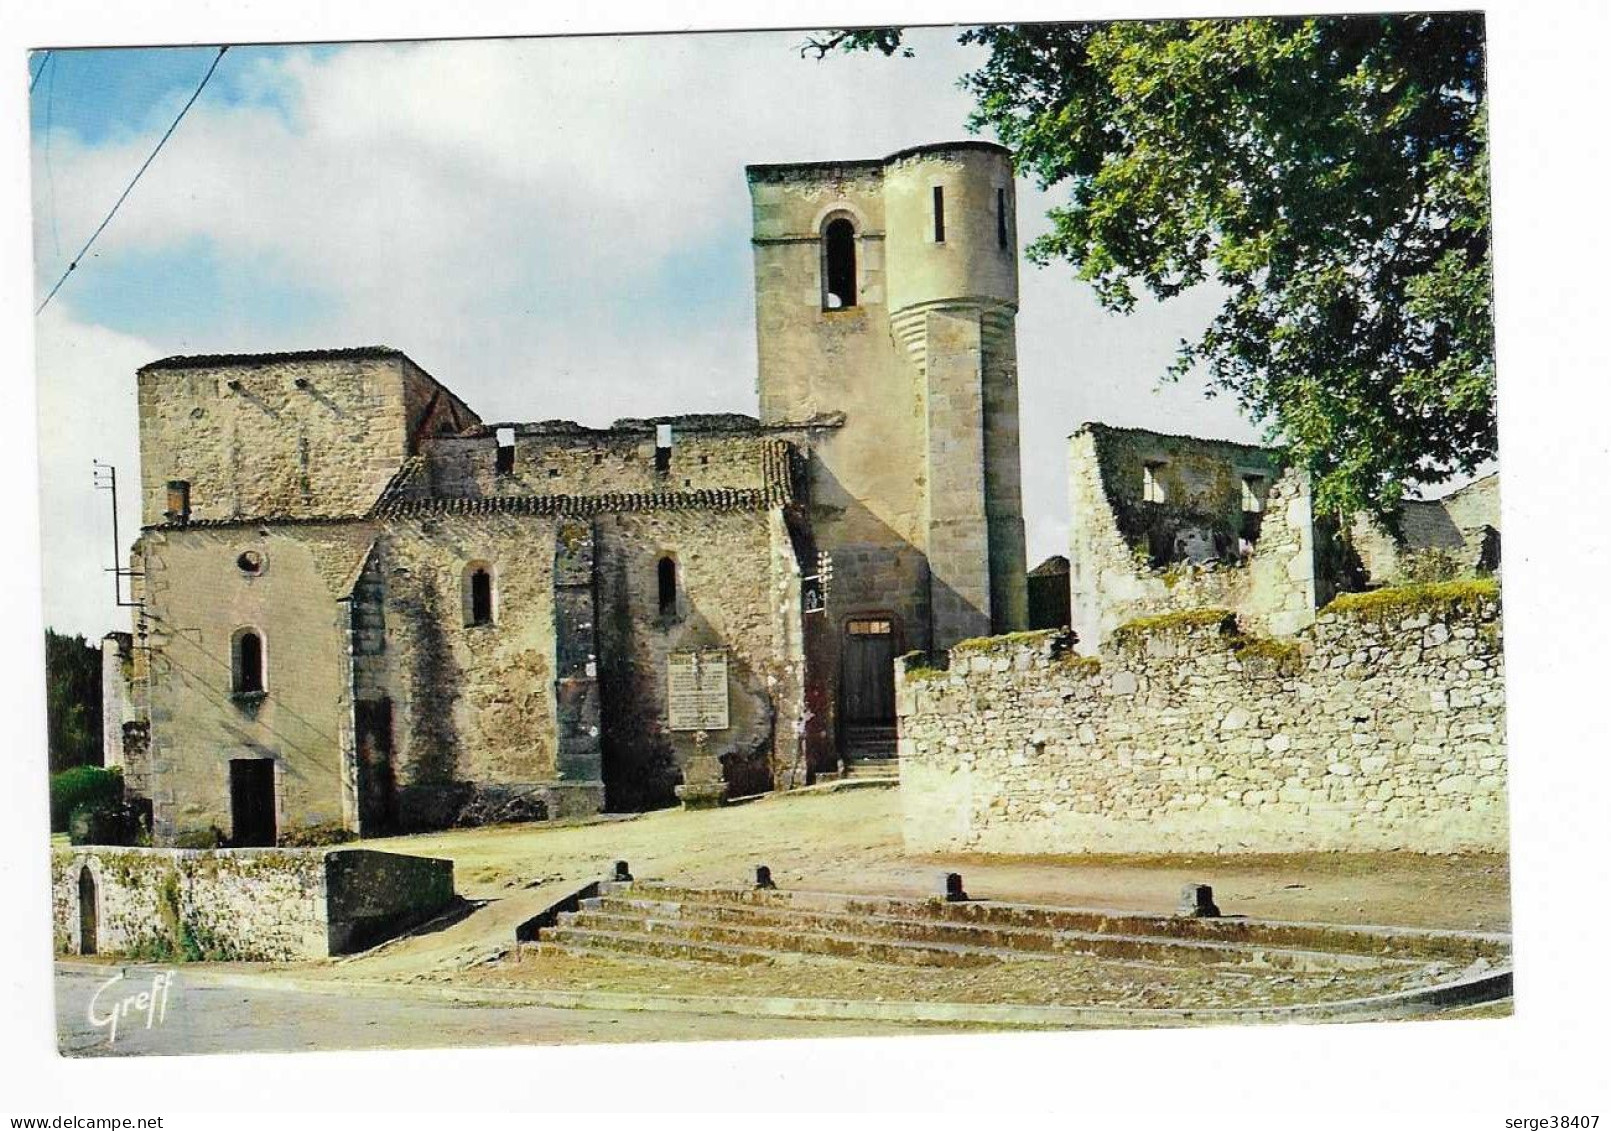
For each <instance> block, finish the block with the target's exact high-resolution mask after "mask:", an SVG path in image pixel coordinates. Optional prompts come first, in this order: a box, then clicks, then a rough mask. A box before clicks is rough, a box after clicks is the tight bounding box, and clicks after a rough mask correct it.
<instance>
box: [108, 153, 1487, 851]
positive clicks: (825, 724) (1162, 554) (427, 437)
mask: <svg viewBox="0 0 1611 1131" xmlns="http://www.w3.org/2000/svg"><path fill="white" fill-rule="evenodd" d="M747 173H748V180H749V187H750V196H751V201H752V205H753V222H754V231H753V240H752V242H753V245H754V254H755V307H756V338H757V344H758V353H759V357H758V381H757V387H758V391H759V400H760V404H759V412H758V415H757V416H754V417H751V416H742V415H698V416H679V417H669V418H658V419H641V420H618V421H616V422H615V424H614V425H613V426H611V427H609V428H589V427H584V426H582V425H580V424H576V423H573V422H571V421H567V420H543V421H539V422H535V423H519V422H508V423H506V422H488V421H484V420H483V419H482V418H481V417H480V416H479V415H478V414H477V413H476V412H475V411H474V410H473V409H472V408H470V406H468V405H467V404H465V403H464V401H462V400H461V399H460V398H459V397H457V396H455V395H454V394H453V392H452V391H451V390H449V389H448V388H447V387H446V386H444V385H443V384H441V383H440V382H439V381H438V380H437V379H436V378H434V377H433V376H432V375H431V374H429V373H427V372H425V371H424V370H423V369H421V368H420V367H419V366H418V365H416V364H415V363H414V362H413V361H411V360H410V359H409V358H408V357H407V356H406V355H405V354H404V353H402V352H401V351H399V350H395V349H390V348H385V347H367V348H357V349H336V350H324V351H313V352H305V353H281V354H255V355H232V356H205V357H171V358H166V359H164V360H161V361H154V362H152V363H151V364H149V365H146V366H144V367H143V368H142V369H141V370H140V371H139V374H138V382H139V430H140V459H141V468H140V491H141V509H142V530H141V534H140V538H139V540H138V541H137V542H136V544H135V546H134V550H133V556H132V562H131V567H130V573H131V574H132V575H133V584H134V592H135V599H136V604H137V607H136V613H135V622H134V632H133V633H132V634H112V635H111V636H109V637H108V638H107V640H106V642H105V669H104V670H105V672H106V675H107V678H106V679H105V680H104V681H103V685H104V687H105V688H106V689H107V694H108V702H107V704H106V709H105V712H104V715H105V718H106V720H107V728H108V732H107V736H106V737H107V741H106V750H107V761H108V764H119V765H122V766H123V767H124V771H125V781H126V785H127V789H128V792H129V793H130V794H132V795H133V796H134V797H136V798H140V799H145V800H147V801H148V802H149V804H150V807H151V815H152V828H153V837H154V841H155V843H157V844H159V845H172V844H176V843H177V844H193V843H204V842H206V841H207V839H208V838H209V837H211V838H213V839H215V840H217V841H220V842H224V843H229V844H233V845H263V844H274V843H281V842H285V841H287V840H291V841H295V840H296V839H298V838H299V837H316V836H320V835H327V834H329V833H331V832H335V833H344V834H358V835H363V836H374V835H383V834H386V833H389V832H394V831H402V830H410V829H426V828H440V827H446V826H452V825H461V824H476V823H486V822H494V821H514V820H535V819H545V818H562V817H571V816H578V815H586V814H591V813H597V812H600V811H603V810H617V811H618V810H635V809H644V808H652V807H656V806H663V805H670V804H675V803H677V802H678V801H681V802H682V803H684V804H687V805H705V804H718V803H720V802H721V801H723V800H725V799H728V798H732V797H736V796H741V795H749V794H756V793H761V792H764V791H767V790H772V789H788V788H794V787H798V786H802V785H807V784H810V783H811V782H813V781H815V780H817V779H818V778H820V777H822V776H824V775H834V776H838V775H841V774H844V773H846V772H852V771H854V770H856V769H858V768H865V767H867V766H869V765H871V766H878V767H881V768H882V769H883V771H884V772H885V773H888V772H889V767H891V766H893V765H894V764H895V759H894V754H895V752H896V749H897V737H896V719H897V702H896V688H897V680H896V674H895V669H896V663H895V661H896V657H898V656H901V655H903V654H905V653H909V652H922V653H925V654H928V655H930V656H935V657H941V656H944V655H945V654H946V653H947V651H948V650H950V649H952V648H953V647H954V646H955V645H957V644H959V643H961V642H964V641H967V640H972V639H973V638H977V637H986V636H992V635H999V634H1003V633H1010V632H1015V631H1017V630H1020V629H1024V628H1029V627H1034V628H1054V627H1061V626H1070V627H1071V628H1072V629H1073V638H1074V639H1075V642H1076V644H1077V646H1078V647H1079V648H1080V650H1081V651H1083V652H1087V653H1095V652H1096V651H1097V650H1099V649H1100V648H1102V647H1103V646H1104V645H1105V644H1106V643H1107V642H1108V641H1109V639H1110V638H1111V637H1112V636H1113V634H1114V633H1115V632H1116V631H1117V630H1119V629H1120V628H1121V627H1122V626H1124V625H1126V624H1129V623H1132V622H1134V620H1135V619H1136V618H1138V617H1146V616H1151V615H1157V614H1160V613H1171V612H1180V611H1182V610H1192V609H1217V610H1220V611H1222V612H1228V613H1230V614H1234V616H1235V617H1236V619H1237V621H1238V622H1239V623H1240V624H1241V625H1242V626H1243V627H1244V628H1246V629H1249V630H1252V631H1257V632H1262V633H1267V634H1270V635H1272V636H1292V635H1294V634H1298V633H1302V632H1304V631H1305V630H1307V629H1308V628H1309V627H1310V626H1312V625H1313V624H1314V623H1315V621H1316V611H1317V609H1319V608H1320V607H1321V606H1323V605H1325V604H1326V602H1327V601H1329V600H1330V598H1331V596H1332V595H1333V594H1334V593H1336V592H1338V591H1339V590H1342V589H1346V588H1358V587H1361V586H1362V585H1367V584H1381V583H1383V582H1391V581H1394V580H1398V579H1401V578H1402V577H1404V576H1407V575H1409V574H1411V573H1412V572H1413V571H1414V569H1415V568H1419V566H1418V564H1417V563H1420V562H1421V561H1422V559H1423V558H1425V556H1426V555H1428V554H1430V555H1435V556H1440V561H1444V562H1445V563H1446V564H1449V565H1450V566H1451V568H1459V569H1466V570H1470V569H1479V570H1483V571H1487V572H1492V571H1493V570H1494V569H1496V568H1497V564H1498V507H1497V490H1496V484H1497V477H1491V478H1490V479H1488V480H1482V481H1479V482H1478V483H1476V484H1473V485H1471V486H1470V487H1468V488H1467V489H1465V490H1464V491H1462V492H1458V493H1456V494H1455V495H1451V496H1448V497H1447V498H1446V499H1444V500H1434V501H1428V502H1417V503H1415V504H1412V506H1411V507H1409V508H1407V513H1406V516H1405V519H1406V521H1405V531H1404V532H1401V533H1400V534H1399V535H1398V536H1395V537H1387V536H1385V535H1383V533H1382V532H1381V531H1377V530H1373V529H1369V528H1366V527H1361V528H1359V529H1356V530H1354V531H1351V532H1347V533H1344V532H1339V531H1336V530H1329V529H1327V527H1326V525H1325V523H1323V522H1319V521H1317V520H1316V518H1315V515H1314V513H1313V508H1312V500H1311V498H1310V490H1309V483H1308V479H1307V476H1306V475H1304V474H1303V473H1302V471H1301V470H1300V469H1297V468H1293V467H1289V466H1287V465H1286V464H1285V463H1284V461H1283V460H1282V458H1281V456H1280V454H1279V453H1278V452H1275V451H1272V450H1268V449H1263V448H1257V447H1250V446H1247V445H1239V444H1230V443H1226V442H1222V441H1212V440H1200V439H1196V438H1192V437H1182V436H1165V435H1161V434H1157V433H1152V432H1145V431H1141V430H1136V429H1116V428H1111V427H1108V426H1106V425H1100V424H1088V425H1085V426H1083V427H1081V428H1079V429H1078V430H1076V431H1075V432H1074V434H1073V435H1072V436H1071V437H1070V440H1069V444H1070V447H1069V465H1068V466H1069V485H1070V491H1069V495H1070V509H1071V513H1070V544H1069V557H1068V559H1067V560H1064V559H1062V558H1055V559H1052V560H1050V561H1048V562H1047V563H1044V564H1043V565H1042V566H1041V567H1038V568H1037V569H1036V570H1035V571H1034V573H1035V577H1034V579H1033V581H1034V585H1035V592H1036V601H1035V615H1034V618H1033V621H1032V620H1031V615H1030V598H1029V593H1030V586H1031V578H1030V574H1029V570H1028V569H1027V563H1026V561H1025V548H1024V521H1023V505H1022V495H1021V477H1020V462H1019V436H1018V373H1017V363H1016V351H1015V336H1014V321H1015V318H1016V314H1017V309H1018V263H1017V253H1016V248H1017V243H1018V239H1017V225H1016V218H1015V215H1014V191H1013V172H1012V161H1011V155H1010V153H1009V152H1008V151H1007V150H1005V149H1003V148H1002V147H1000V146H998V145H994V144H990V143H985V142H978V141H968V142H959V143H953V144H947V145H933V146H922V147H918V148H915V149H907V150H902V151H901V152H899V153H895V154H893V155H891V156H889V157H887V158H883V159H877V160H866V161H839V162H827V163H813V164H787V165H752V166H750V167H749V168H748V170H747ZM1406 533H1407V534H1408V535H1409V536H1408V537H1405V534H1406ZM1350 561H1351V565H1350ZM991 662H994V661H991ZM1482 725H1488V724H1487V723H1483V724H1482ZM903 737H904V736H903ZM902 781H903V786H904V785H905V784H906V782H905V775H904V774H903V777H902ZM936 796H938V795H936ZM1042 803H1043V804H1044V803H1051V799H1043V801H1042ZM931 807H932V806H931Z"/></svg>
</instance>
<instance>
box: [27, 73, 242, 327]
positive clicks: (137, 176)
mask: <svg viewBox="0 0 1611 1131" xmlns="http://www.w3.org/2000/svg"><path fill="white" fill-rule="evenodd" d="M228 50H229V48H228V47H227V46H225V47H220V48H219V49H218V54H217V55H216V56H214V58H213V65H212V66H210V67H208V68H207V73H206V74H205V75H202V76H201V84H200V85H199V86H197V87H196V92H195V93H194V94H192V95H191V96H190V101H188V102H186V103H185V104H184V106H183V107H181V108H180V110H179V114H178V116H177V117H175V118H174V120H173V124H172V125H171V126H169V127H168V129H167V132H166V133H164V134H163V135H162V138H161V140H159V141H158V142H157V147H156V148H155V149H153V150H152V151H151V156H149V157H147V158H146V159H145V161H144V162H143V163H142V164H141V165H140V167H139V168H138V169H136V170H135V173H134V179H133V180H131V181H130V182H129V184H128V187H127V188H125V189H124V190H123V194H122V195H121V196H119V197H118V198H117V203H116V204H114V205H112V210H111V211H110V212H108V213H107V214H106V219H104V220H102V221H101V223H100V226H99V227H98V228H96V229H95V231H94V232H92V233H90V238H89V239H88V240H86V241H85V243H84V246H83V247H82V248H80V249H79V252H78V254H77V255H75V256H73V261H72V262H71V263H69V264H68V265H67V270H65V271H63V272H62V277H61V278H60V279H57V280H56V285H55V286H54V287H51V288H50V293H49V294H48V295H46V296H45V301H44V302H42V303H40V304H39V309H38V310H36V311H34V316H35V317H38V316H39V315H40V314H41V313H43V312H44V309H45V307H47V306H49V305H50V300H51V299H53V298H55V297H56V292H57V291H59V290H61V289H62V284H63V283H65V282H67V277H68V276H69V275H71V274H72V273H73V272H74V271H75V270H76V269H77V268H78V262H79V260H81V259H83V258H84V256H85V254H86V253H87V252H88V251H89V249H90V247H91V246H92V245H93V244H94V243H95V241H96V240H97V239H98V238H100V235H101V233H102V232H104V231H105V230H106V226H107V225H108V224H110V223H111V222H112V217H114V216H116V215H117V210H118V209H119V208H122V207H123V202H124V201H125V200H127V199H128V198H129V193H131V192H133V191H134V186H135V185H137V184H139V183H140V178H141V177H143V176H144V175H145V171H146V170H147V169H148V168H150V167H151V162H153V161H155V160H156V159H157V154H159V153H161V152H162V147H163V146H164V145H167V144H168V139H169V138H170V137H172V136H173V131H174V130H176V129H178V128H179V123H180V122H182V121H184V118H185V115H186V114H188V113H190V108H191V107H192V106H194V105H195V104H196V99H198V98H200V97H201V92H202V91H203V90H205V89H206V88H207V83H208V81H209V80H210V79H211V78H212V77H213V72H214V71H216V70H217V69H218V64H219V63H222V62H223V61H224V52H226V51H228ZM41 70H43V68H41ZM37 77H38V76H35V78H36V80H37Z"/></svg>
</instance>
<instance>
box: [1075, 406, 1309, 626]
mask: <svg viewBox="0 0 1611 1131" xmlns="http://www.w3.org/2000/svg"><path fill="white" fill-rule="evenodd" d="M1068 468H1069V507H1070V523H1069V587H1070V605H1071V614H1072V617H1073V628H1074V631H1075V634H1076V636H1077V637H1078V641H1079V647H1080V649H1081V651H1084V652H1086V653H1088V654H1089V653H1094V652H1095V651H1096V650H1097V649H1099V648H1100V647H1101V646H1102V644H1103V643H1104V642H1105V641H1106V640H1107V639H1108V637H1109V636H1110V635H1111V634H1112V632H1113V631H1114V630H1115V629H1116V628H1117V627H1118V626H1119V625H1121V624H1123V623H1125V622H1126V621H1129V620H1132V619H1134V618H1136V617H1141V616H1152V615H1157V614H1161V613H1166V612H1178V611H1184V610H1188V609H1196V608H1204V607H1223V608H1228V609H1233V610H1235V611H1236V612H1237V613H1238V614H1239V615H1240V616H1241V617H1242V618H1243V620H1244V621H1245V623H1246V624H1247V625H1248V627H1249V628H1250V629H1254V630H1257V631H1263V632H1270V633H1273V634H1277V635H1287V634H1290V633H1293V632H1296V631H1298V630H1299V629H1301V628H1303V627H1304V626H1305V625H1307V624H1309V623H1311V622H1312V621H1313V619H1314V610H1315V606H1316V603H1317V602H1316V598H1317V586H1318V584H1319V582H1318V580H1317V576H1316V553H1315V524H1314V515H1313V508H1312V501H1311V496H1310V491H1309V483H1308V478H1307V476H1306V475H1304V474H1303V473H1302V472H1301V471H1298V470H1296V469H1284V468H1283V466H1282V464H1281V463H1280V462H1279V461H1278V459H1277V458H1276V456H1275V454H1274V453H1273V452H1270V451H1268V450H1267V449H1264V448H1257V447H1251V446H1248V445H1245V444H1232V443H1228V442H1224V441H1218V440H1199V439H1194V438H1191V437H1185V436H1166V435H1161V434H1159V433H1154V432H1145V431H1142V430H1139V429H1127V428H1110V427H1108V426H1106V425H1097V424H1087V425H1085V426H1084V427H1082V428H1081V429H1080V430H1079V431H1078V432H1076V433H1075V434H1074V435H1073V436H1071V437H1070V438H1069V462H1068ZM1149 476H1150V477H1151V478H1152V479H1153V480H1154V481H1155V493H1154V495H1153V497H1151V498H1149V497H1148V495H1147V488H1146V483H1147V480H1148V478H1149ZM1250 477H1251V478H1256V481H1257V483H1258V484H1259V487H1258V492H1257V493H1256V496H1255V497H1256V501H1257V509H1256V510H1251V509H1246V508H1245V507H1244V488H1243V481H1244V478H1250Z"/></svg>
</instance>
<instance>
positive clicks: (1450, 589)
mask: <svg viewBox="0 0 1611 1131" xmlns="http://www.w3.org/2000/svg"><path fill="white" fill-rule="evenodd" d="M1498 600H1499V582H1498V581H1497V580H1496V579H1494V578H1492V577H1475V578H1468V579H1466V580H1463V581H1439V582H1432V583H1428V584H1424V585H1400V586H1396V587H1394V588H1391V589H1373V590H1371V591H1369V592H1367V593H1343V594H1341V595H1340V596H1338V597H1337V598H1336V599H1335V600H1334V601H1332V602H1331V604H1329V605H1327V606H1326V607H1325V608H1324V609H1322V610H1321V612H1322V613H1347V614H1350V615H1353V616H1363V617H1372V618H1375V619H1378V620H1381V619H1387V618H1399V617H1406V616H1413V615H1415V614H1417V613H1423V612H1430V613H1436V614H1447V613H1469V612H1474V611H1476V610H1477V609H1478V608H1480V607H1481V606H1482V605H1484V604H1489V603H1492V602H1495V601H1498Z"/></svg>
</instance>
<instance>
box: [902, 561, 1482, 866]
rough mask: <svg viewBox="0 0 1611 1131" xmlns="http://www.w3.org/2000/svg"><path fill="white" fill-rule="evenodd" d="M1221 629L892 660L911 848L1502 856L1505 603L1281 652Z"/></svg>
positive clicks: (1434, 593) (1425, 604)
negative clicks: (933, 662)
mask: <svg viewBox="0 0 1611 1131" xmlns="http://www.w3.org/2000/svg"><path fill="white" fill-rule="evenodd" d="M1228 615H1229V614H1227V613H1226V612H1225V611H1223V610H1218V611H1216V610H1199V611H1197V612H1195V613H1187V614H1179V615H1175V616H1166V617H1162V618H1158V619H1157V620H1155V621H1152V622H1146V621H1143V622H1137V623H1136V624H1135V625H1133V626H1129V627H1126V628H1124V629H1123V630H1121V631H1120V632H1119V633H1117V634H1116V635H1115V638H1114V641H1113V644H1112V646H1111V647H1110V648H1108V649H1106V650H1104V651H1103V653H1102V654H1101V656H1100V657H1082V656H1076V655H1073V654H1072V652H1070V651H1068V640H1067V637H1066V636H1063V635H1061V634H1059V633H1055V632H1048V633H1034V634H1026V635H1024V636H1020V637H1012V636H1009V637H997V638H993V639H990V640H985V641H980V642H978V643H977V644H976V645H967V646H964V647H961V648H957V649H954V650H953V651H952V652H951V654H950V670H949V671H943V672H941V671H933V670H929V669H926V668H922V667H917V666H913V658H908V659H907V660H904V661H902V663H901V664H900V665H898V668H900V669H901V670H898V673H897V679H898V681H897V706H898V710H899V712H900V757H901V792H902V804H903V810H904V813H905V826H904V829H905V836H906V844H907V847H908V849H909V850H910V851H914V852H940V851H970V852H995V853H1083V852H1142V853H1150V852H1290V851H1330V850H1348V851H1374V850H1393V849H1405V850H1410V851H1417V852H1458V851H1468V850H1475V851H1505V850H1506V847H1507V836H1508V833H1507V821H1506V809H1505V806H1506V769H1505V764H1506V763H1505V751H1504V737H1503V732H1504V690H1503V657H1502V653H1501V639H1500V624H1499V602H1498V597H1497V591H1496V590H1495V589H1493V588H1492V587H1491V586H1484V585H1483V584H1482V583H1463V584H1462V583H1456V584H1454V585H1450V586H1440V587H1427V588H1422V589H1415V590H1403V591H1383V592H1379V593H1373V594H1364V595H1355V596H1345V597H1343V598H1340V599H1339V600H1338V601H1337V602H1335V603H1334V604H1333V605H1332V606H1330V607H1328V609H1327V610H1325V611H1324V612H1323V613H1322V615H1321V616H1320V618H1319V620H1318V621H1317V622H1316V624H1315V625H1313V626H1312V627H1311V628H1309V629H1307V630H1305V631H1304V632H1302V633H1300V634H1298V635H1297V636H1296V637H1294V638H1291V639H1286V640H1278V639H1268V638H1257V637H1248V636H1243V635H1241V634H1240V633H1239V632H1237V631H1235V630H1234V629H1231V628H1228V627H1227V617H1228Z"/></svg>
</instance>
